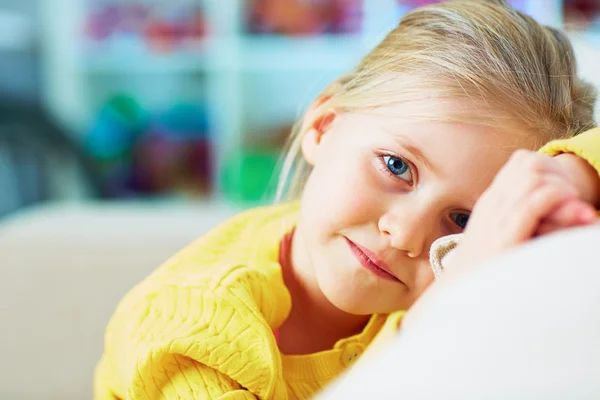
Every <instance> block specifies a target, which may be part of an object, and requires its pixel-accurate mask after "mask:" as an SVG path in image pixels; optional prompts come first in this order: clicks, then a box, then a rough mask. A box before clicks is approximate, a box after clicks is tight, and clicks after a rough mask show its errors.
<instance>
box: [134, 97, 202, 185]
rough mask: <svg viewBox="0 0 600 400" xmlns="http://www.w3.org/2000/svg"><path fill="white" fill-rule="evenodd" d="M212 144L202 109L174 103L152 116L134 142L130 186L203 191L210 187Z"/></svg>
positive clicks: (197, 106) (193, 105) (191, 105)
mask: <svg viewBox="0 0 600 400" xmlns="http://www.w3.org/2000/svg"><path fill="white" fill-rule="evenodd" d="M212 163H213V157H212V144H211V141H210V137H209V123H208V118H207V113H206V110H205V109H204V108H203V107H201V106H199V105H195V104H185V103H182V104H178V105H175V106H173V107H172V108H170V109H169V110H167V111H166V112H164V113H162V114H160V115H158V116H156V117H155V118H154V120H153V121H152V124H151V126H150V128H149V129H148V131H147V132H146V133H145V134H144V136H143V137H141V138H140V141H139V143H138V144H137V146H136V151H135V155H134V161H133V176H134V179H133V182H132V185H133V188H134V189H135V190H136V191H139V192H145V193H165V192H170V191H179V192H185V193H188V194H194V195H205V194H207V193H208V192H209V191H210V190H211V188H212Z"/></svg>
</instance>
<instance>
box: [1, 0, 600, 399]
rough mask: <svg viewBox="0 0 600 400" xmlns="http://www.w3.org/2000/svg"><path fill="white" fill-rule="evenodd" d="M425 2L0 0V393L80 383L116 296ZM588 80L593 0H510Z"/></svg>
mask: <svg viewBox="0 0 600 400" xmlns="http://www.w3.org/2000/svg"><path fill="white" fill-rule="evenodd" d="M431 2H433V1H427V0H0V323H1V324H2V325H1V326H2V329H0V354H1V355H2V357H0V398H1V399H89V398H91V388H92V376H93V369H94V365H95V363H96V362H97V361H98V359H99V357H100V355H101V354H102V348H103V340H102V339H103V332H104V328H105V326H106V323H107V321H108V318H109V317H110V315H111V314H112V312H113V310H114V308H115V306H116V304H117V302H118V301H119V299H120V298H121V297H122V296H123V294H124V293H125V292H126V291H127V290H129V289H130V288H131V287H132V286H133V285H134V284H135V283H136V282H139V280H141V279H142V278H143V277H145V276H147V275H148V274H149V273H150V272H151V271H153V270H154V269H155V268H156V267H157V266H158V265H159V264H160V263H162V262H163V261H164V260H165V259H167V258H168V257H169V256H171V255H172V254H174V253H175V252H176V251H177V250H178V249H180V248H182V247H183V246H185V245H186V244H187V243H189V242H190V241H192V240H193V239H194V238H196V237H198V236H201V235H202V234H203V233H205V232H206V231H207V230H208V229H210V228H211V227H212V226H214V225H215V224H217V223H219V222H221V221H222V220H224V219H225V218H227V217H228V216H230V215H233V214H234V213H236V212H238V211H239V210H242V209H245V208H248V207H252V206H255V205H257V204H265V203H268V202H269V201H271V200H272V198H273V193H274V191H273V188H274V185H273V183H274V182H275V181H274V178H275V177H276V175H277V161H278V157H279V152H280V150H281V148H282V146H283V144H284V142H285V140H286V138H287V135H288V134H289V132H290V128H291V125H292V124H293V123H294V120H295V119H296V117H297V116H298V115H299V114H300V113H301V112H302V110H304V109H305V108H306V107H307V106H308V105H309V104H310V103H311V101H312V100H313V99H314V97H315V95H317V94H318V93H319V92H320V91H321V90H322V89H323V88H324V87H325V86H326V85H327V84H328V83H330V82H331V81H332V80H333V79H334V78H335V77H337V76H338V75H339V74H341V73H343V72H345V71H347V70H348V69H350V68H352V67H353V66H354V64H355V63H356V62H357V61H358V60H359V59H360V58H361V56H362V55H363V54H365V53H366V52H367V51H368V50H369V49H370V48H371V47H372V46H374V45H376V44H377V43H378V41H379V40H380V39H382V38H383V36H384V35H385V34H386V33H387V32H388V31H389V30H390V29H391V28H392V27H393V26H394V25H395V24H397V22H398V19H399V17H400V16H401V15H402V14H403V13H405V12H406V11H407V10H410V9H411V8H413V7H415V6H418V5H422V4H426V3H431ZM512 4H513V5H514V6H515V7H517V8H519V9H521V10H523V11H525V12H527V13H529V14H531V15H533V16H534V17H536V18H537V19H538V20H539V21H541V22H543V23H545V24H549V25H552V26H555V27H560V28H566V29H567V30H568V31H569V34H570V35H571V37H572V39H573V43H574V45H575V48H576V52H577V56H578V61H579V68H580V72H581V74H582V75H583V76H584V77H585V78H587V79H588V80H589V81H591V82H592V83H594V84H595V85H596V86H598V87H600V74H598V73H597V70H598V65H600V0H513V1H512Z"/></svg>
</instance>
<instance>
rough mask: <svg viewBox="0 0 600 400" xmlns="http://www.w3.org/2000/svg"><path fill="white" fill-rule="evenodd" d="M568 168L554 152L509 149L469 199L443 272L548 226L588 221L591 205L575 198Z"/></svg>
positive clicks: (495, 252)
mask: <svg viewBox="0 0 600 400" xmlns="http://www.w3.org/2000/svg"><path fill="white" fill-rule="evenodd" d="M570 173H571V172H570V171H569V170H568V168H567V169H566V168H564V165H563V164H562V163H561V162H560V161H558V158H552V157H549V156H545V155H542V154H539V153H536V152H531V151H526V150H518V151H517V152H515V154H513V156H512V157H511V158H510V160H509V161H508V162H507V163H506V164H505V165H504V167H502V169H501V170H500V172H499V173H498V175H497V176H496V178H495V179H494V181H493V182H492V184H491V185H490V187H489V188H488V189H487V190H486V191H485V192H484V193H483V195H482V196H481V198H480V199H479V201H478V202H477V204H476V205H475V207H474V209H473V213H472V215H471V217H470V219H469V223H468V225H467V228H466V230H465V234H464V236H463V238H462V240H461V243H460V245H459V246H458V247H457V248H456V250H455V251H454V253H453V254H452V257H451V258H450V259H449V260H448V261H449V262H448V264H449V265H448V268H447V269H446V272H451V273H453V271H455V270H460V269H463V268H467V267H468V266H470V265H475V264H479V263H481V262H483V261H486V260H488V259H490V258H492V257H494V256H497V255H499V254H500V253H502V252H505V251H507V250H509V249H511V248H512V247H514V246H516V245H518V244H520V243H523V242H525V241H527V240H529V239H531V238H533V237H534V236H535V235H536V233H543V232H539V231H540V230H542V231H543V230H546V232H547V231H548V230H547V229H549V226H552V229H554V228H556V227H559V229H560V228H564V227H572V226H578V225H587V224H590V223H592V222H593V221H594V220H595V210H594V208H593V207H592V206H591V205H590V204H589V203H587V202H585V201H583V200H582V199H580V197H579V196H580V190H579V188H578V187H577V186H576V184H575V183H574V180H573V179H572V178H571V176H570Z"/></svg>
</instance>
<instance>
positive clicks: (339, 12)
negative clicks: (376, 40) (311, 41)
mask: <svg viewBox="0 0 600 400" xmlns="http://www.w3.org/2000/svg"><path fill="white" fill-rule="evenodd" d="M362 7H363V1H362V0H312V1H307V0H250V1H249V2H248V9H247V16H248V17H247V20H248V23H247V25H248V31H249V32H250V33H270V34H283V35H314V34H322V33H334V34H342V33H356V32H359V31H360V28H361V21H362Z"/></svg>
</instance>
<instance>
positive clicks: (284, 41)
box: [239, 35, 366, 71]
mask: <svg viewBox="0 0 600 400" xmlns="http://www.w3.org/2000/svg"><path fill="white" fill-rule="evenodd" d="M361 42H362V40H361V37H360V36H336V35H330V36H319V37H282V36H268V35H265V36H254V37H245V38H243V39H242V40H241V44H240V58H239V66H240V67H241V68H243V69H244V70H246V71H298V70H316V71H332V70H333V71H338V70H345V69H348V68H350V67H352V66H353V65H354V64H356V63H357V62H358V61H359V60H360V59H361V57H362V56H363V55H364V54H365V52H366V51H365V49H364V46H362V44H361Z"/></svg>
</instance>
